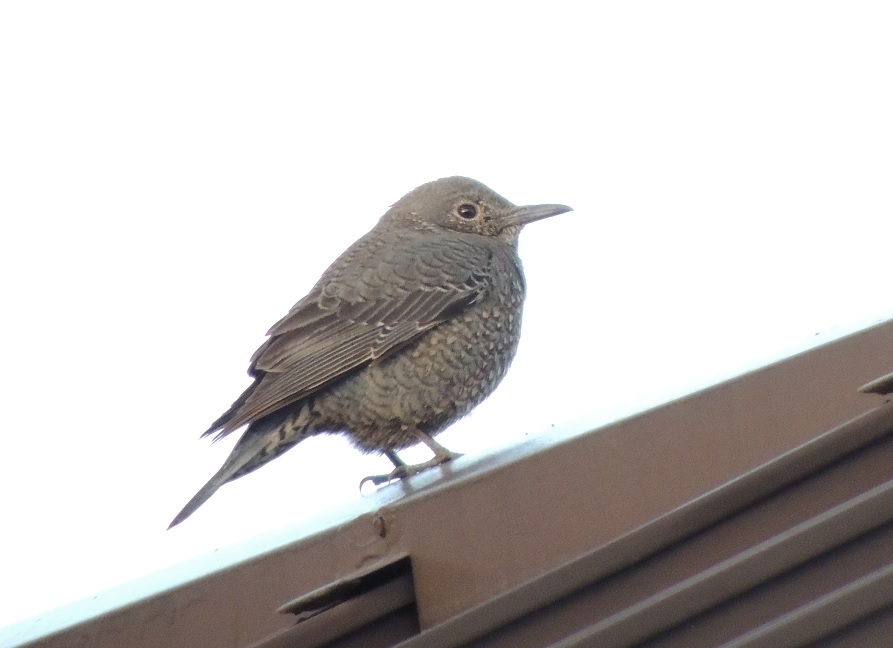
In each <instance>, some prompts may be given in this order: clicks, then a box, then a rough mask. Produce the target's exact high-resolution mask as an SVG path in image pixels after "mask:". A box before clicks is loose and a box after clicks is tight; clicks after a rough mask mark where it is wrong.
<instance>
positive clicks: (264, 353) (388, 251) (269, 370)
mask: <svg viewBox="0 0 893 648" xmlns="http://www.w3.org/2000/svg"><path fill="white" fill-rule="evenodd" d="M350 253H351V251H350V250H348V252H347V253H345V256H350ZM342 258H344V257H342ZM490 262H491V253H490V251H489V250H488V248H487V247H485V246H481V245H474V244H472V243H470V242H468V241H465V240H463V239H459V238H455V239H452V238H451V239H449V240H443V239H439V240H433V241H432V240H426V239H424V238H421V237H420V238H416V239H415V240H410V241H403V242H402V243H398V244H396V245H390V246H381V247H377V248H374V252H373V254H372V255H370V256H364V257H363V259H362V262H360V261H359V260H358V259H355V260H354V262H351V263H344V264H340V266H339V264H338V262H336V264H335V265H333V267H332V268H331V269H330V270H329V271H328V272H327V273H326V275H324V276H323V278H322V279H321V280H320V282H319V283H318V284H317V285H316V287H314V289H313V291H311V293H310V294H309V295H307V297H305V298H304V299H302V300H301V301H300V302H298V303H297V304H295V306H294V307H293V308H292V309H291V311H290V312H289V313H288V315H286V316H285V317H284V318H283V319H282V320H280V321H279V322H277V323H276V324H275V325H274V326H273V327H272V328H271V329H270V331H269V332H268V335H269V336H270V339H269V340H267V342H266V343H265V344H264V345H263V346H261V347H260V348H259V349H258V350H257V352H256V353H255V354H254V356H253V357H252V359H251V368H250V370H249V372H250V374H251V375H252V376H254V377H255V383H254V384H253V385H252V386H251V387H249V388H248V390H247V391H246V392H245V394H243V395H242V397H241V398H240V399H239V400H237V401H236V402H235V403H234V404H233V407H232V408H231V409H230V410H229V411H228V412H227V413H226V414H224V415H223V416H222V417H221V418H220V419H218V421H216V422H215V423H214V425H213V426H212V427H211V428H210V429H209V430H208V432H206V434H209V433H212V432H214V431H217V430H219V434H218V437H221V436H224V435H226V434H228V433H229V432H232V431H233V430H235V429H237V428H239V427H241V426H242V425H244V424H246V423H250V422H252V421H255V420H257V419H259V418H261V417H263V416H266V415H267V414H271V413H272V412H274V411H276V410H278V409H280V408H282V407H284V406H286V405H289V404H291V403H293V402H295V401H298V400H300V399H301V398H304V397H306V396H308V395H309V394H312V393H313V392H314V391H316V390H318V389H320V388H321V387H323V386H325V385H327V384H328V383H330V382H332V381H334V380H336V379H337V378H339V377H341V376H344V375H345V374H347V373H349V372H350V371H353V370H354V369H357V368H358V367H361V366H363V365H365V364H367V363H369V362H371V361H373V360H375V359H377V358H381V357H382V356H384V355H385V354H387V353H390V352H393V351H395V350H397V349H399V348H400V347H402V346H403V345H405V344H406V343H407V342H409V341H410V340H412V339H413V338H415V337H416V336H418V335H419V334H421V333H422V332H424V331H427V330H428V329H430V328H432V327H434V326H436V325H437V324H439V323H441V322H443V321H445V320H447V319H449V318H450V317H452V316H454V315H455V314H457V313H459V312H461V311H462V310H463V309H464V308H466V307H467V306H469V305H470V304H472V303H473V302H474V301H475V300H476V299H477V297H478V295H479V294H480V293H481V292H482V291H483V290H485V289H486V287H487V285H488V284H489V277H490Z"/></svg>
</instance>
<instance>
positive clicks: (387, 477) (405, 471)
mask: <svg viewBox="0 0 893 648" xmlns="http://www.w3.org/2000/svg"><path fill="white" fill-rule="evenodd" d="M409 431H410V432H412V433H413V434H414V435H415V436H416V438H417V439H418V440H419V441H421V442H422V443H424V444H425V445H426V446H428V447H429V448H430V449H431V452H433V453H434V457H432V458H431V459H429V460H428V461H423V462H422V463H418V464H413V465H411V466H410V465H409V464H407V463H406V462H405V461H403V459H401V458H400V457H399V455H398V454H397V453H396V452H395V451H394V450H385V451H384V454H385V456H386V457H387V458H388V459H390V460H391V463H393V464H394V469H393V470H392V471H391V472H389V473H387V474H384V475H369V476H368V477H364V478H363V480H362V481H361V482H360V490H361V491H362V490H363V485H364V484H365V483H366V482H372V483H373V484H374V485H375V486H380V485H381V484H386V483H387V482H389V481H393V480H395V479H404V478H406V477H412V476H413V475H417V474H419V473H420V472H422V471H423V470H425V469H427V468H433V467H434V466H439V465H440V464H442V463H445V462H447V461H451V460H453V459H456V458H458V457H461V456H462V454H461V453H459V452H451V451H450V450H448V449H447V448H445V447H444V446H443V445H442V444H440V443H438V442H437V441H435V440H434V438H433V437H432V436H431V435H430V434H425V433H424V432H422V431H421V430H419V429H418V428H412V429H410V430H409Z"/></svg>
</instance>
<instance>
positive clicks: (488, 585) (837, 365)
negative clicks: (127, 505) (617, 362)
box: [30, 322, 893, 648]
mask: <svg viewBox="0 0 893 648" xmlns="http://www.w3.org/2000/svg"><path fill="white" fill-rule="evenodd" d="M891 365H893V322H887V323H884V324H882V325H879V326H876V327H874V328H871V329H868V330H865V331H862V332H860V333H857V334H855V335H852V336H849V337H846V338H843V339H840V340H837V341H835V342H832V343H830V344H828V345H825V346H823V347H819V348H816V349H813V350H811V351H808V352H806V353H803V354H800V355H797V356H794V357H792V358H788V359H786V360H784V361H782V362H779V363H777V364H774V365H772V366H769V367H766V368H763V369H760V370H758V371H755V372H752V373H749V374H747V375H744V376H741V377H739V378H736V379H734V380H732V381H729V382H726V383H723V384H720V385H717V386H715V387H712V388H710V389H707V390H705V391H702V392H699V393H697V394H694V395H692V396H689V397H686V398H683V399H680V400H677V401H674V402H672V403H668V404H667V405H664V406H662V407H659V408H656V409H653V410H650V411H648V412H645V413H643V414H640V415H638V416H635V417H632V418H630V419H627V420H624V421H620V422H618V423H615V424H612V425H609V426H606V427H604V428H601V429H598V430H594V431H592V432H589V433H586V434H581V435H579V436H574V437H572V438H569V439H563V440H561V441H560V442H558V443H555V444H554V445H551V446H548V447H545V448H533V449H525V448H521V449H518V450H516V451H514V452H510V453H506V454H505V455H503V456H500V457H496V458H489V459H484V460H478V461H475V460H474V458H466V459H463V460H460V461H459V462H458V463H457V464H456V465H455V466H453V467H451V472H449V471H445V473H444V474H443V475H439V474H435V475H433V476H432V475H428V474H426V475H422V476H420V477H419V478H417V481H413V482H412V484H413V486H416V485H422V486H421V488H420V489H419V490H417V491H416V492H413V493H411V494H408V495H407V496H406V497H403V498H401V499H398V500H396V501H394V502H392V503H388V504H386V505H383V506H380V507H374V506H370V509H369V511H368V512H367V513H365V514H363V515H361V516H359V517H358V518H357V519H355V520H353V521H351V522H349V523H346V524H344V525H340V526H338V527H337V528H333V529H328V530H325V531H324V532H322V533H320V534H318V535H315V536H312V537H309V538H301V539H298V540H296V541H295V542H294V543H291V544H289V545H287V546H284V547H282V548H281V549H279V550H276V551H272V552H270V553H267V554H264V555H261V556H258V557H256V558H254V559H253V560H249V561H246V562H243V563H239V564H235V565H232V566H231V567H230V568H228V569H225V570H223V571H220V572H217V573H215V574H211V575H209V576H207V577H204V578H201V579H198V580H196V581H193V582H191V583H187V584H186V585H183V586H179V587H175V588H172V589H170V590H168V591H164V592H160V593H158V594H157V595H154V596H151V597H149V598H147V599H145V600H143V601H141V602H139V603H137V604H134V605H130V606H127V607H124V608H121V609H118V610H115V611H113V612H111V613H109V614H106V615H103V616H101V617H97V618H92V619H87V620H84V621H83V622H82V623H79V624H77V625H75V626H74V627H71V628H69V629H67V630H65V631H62V632H60V633H57V634H55V635H52V636H48V637H44V638H42V639H41V640H39V641H38V642H37V643H33V644H30V645H41V646H47V647H55V646H66V647H67V646H72V645H75V646H77V645H84V646H87V645H89V646H96V647H98V648H102V647H105V646H109V647H111V646H114V647H116V648H117V647H119V646H134V647H147V648H148V647H150V646H152V647H154V646H165V647H179V646H189V647H196V646H215V647H219V646H232V647H236V646H238V647H244V646H252V645H253V646H268V647H274V646H282V647H284V646H323V645H325V646H367V647H368V646H392V645H396V644H398V643H399V642H400V641H401V640H402V641H404V643H401V644H399V645H401V646H404V647H412V646H426V647H427V646H430V647H436V646H459V645H475V646H519V645H524V646H547V645H559V646H599V647H600V648H602V647H606V646H631V645H643V646H649V647H652V646H653V647H657V646H667V647H669V646H690V647H694V648H696V647H697V646H795V645H812V644H814V643H816V642H819V641H821V642H823V643H822V645H839V646H844V645H846V646H853V645H866V646H868V645H870V646H879V645H886V644H883V643H880V644H879V643H877V641H878V637H884V638H887V637H888V636H889V632H890V629H891V624H893V616H891V614H893V613H891V611H890V606H891V605H893V573H891V568H890V565H891V564H893V550H890V549H889V547H893V542H891V541H893V535H891V534H893V522H891V520H893V409H891V406H890V405H887V404H884V402H883V399H882V398H881V397H879V396H873V395H866V394H862V393H859V392H858V391H857V389H858V387H859V386H860V385H862V384H864V383H866V382H868V381H869V380H872V379H873V378H875V377H877V376H879V375H882V374H885V373H887V372H889V370H890V366H891ZM394 488H400V486H394ZM406 556H408V557H409V560H408V561H407V560H406V559H405V557H406ZM379 567H380V568H382V569H383V571H382V570H380V569H378V568H379ZM319 588H324V589H322V590H320V591H317V592H315V593H314V594H312V595H310V596H308V593H310V592H313V591H314V590H318V589H319ZM295 599H298V600H297V601H295ZM290 602H291V605H289V603H290ZM284 605H285V606H287V607H288V609H289V610H292V611H294V612H298V613H299V614H300V617H296V616H294V615H293V614H282V613H279V612H277V610H278V609H279V608H281V607H282V606H284ZM297 618H300V619H303V620H302V621H301V622H299V623H297V625H295V619H297ZM872 641H873V642H874V643H872ZM835 642H836V643H835Z"/></svg>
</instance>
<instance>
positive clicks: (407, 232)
mask: <svg viewBox="0 0 893 648" xmlns="http://www.w3.org/2000/svg"><path fill="white" fill-rule="evenodd" d="M570 209H571V208H570V207H566V206H564V205H532V206H525V207H516V206H515V205H513V204H512V203H510V202H509V201H507V200H506V199H505V198H503V197H502V196H500V195H498V194H496V193H494V192H493V191H492V190H490V189H488V188H487V187H485V186H484V185H482V184H481V183H480V182H477V181H475V180H471V179H469V178H462V177H452V178H443V179H441V180H436V181H434V182H429V183H427V184H424V185H422V186H420V187H418V188H416V189H414V190H413V191H411V192H410V193H408V194H406V195H405V196H404V197H403V198H401V199H400V200H399V201H398V202H397V203H395V204H394V205H393V206H392V207H391V208H390V209H389V210H388V211H387V213H385V215H384V216H382V218H381V220H380V221H379V222H378V224H377V225H376V226H375V227H374V228H373V229H372V230H371V231H370V232H369V233H368V234H366V235H365V236H363V237H362V238H361V239H359V240H358V241H357V242H356V243H354V244H353V245H352V246H350V247H349V248H348V249H347V250H346V251H345V252H344V253H343V254H342V255H341V256H340V257H338V259H337V260H336V261H335V262H334V263H333V264H332V265H331V266H330V267H329V268H328V270H326V271H325V273H324V274H323V276H322V278H320V280H319V281H318V282H317V284H316V285H315V286H314V287H313V289H312V290H311V291H310V294H308V295H307V296H306V297H304V299H302V300H301V301H299V302H298V303H297V304H295V305H294V306H293V307H292V309H291V310H290V311H289V313H288V314H287V315H286V316H285V317H284V318H282V319H281V320H280V321H279V322H277V323H276V324H275V325H274V326H273V328H271V329H270V331H269V332H268V335H269V339H268V340H267V341H266V343H264V344H263V345H262V346H261V347H260V348H259V349H258V350H257V351H256V352H255V354H254V356H253V357H252V358H251V365H250V367H249V370H248V373H249V375H250V376H251V377H252V378H254V383H253V384H252V385H251V386H250V387H249V388H248V389H247V390H245V392H244V393H243V394H242V395H241V396H240V397H239V399H238V400H236V402H235V403H233V405H232V407H231V408H230V409H229V410H227V411H226V413H224V414H223V416H221V417H220V418H219V419H217V420H216V421H215V422H214V423H213V424H212V425H211V427H210V429H208V431H207V432H205V434H204V435H203V436H205V435H208V434H213V433H215V432H216V433H217V436H216V438H218V439H219V438H221V437H223V436H226V435H227V434H229V433H231V432H233V431H235V430H237V429H239V428H240V427H242V426H244V425H247V426H248V427H247V429H246V430H245V431H244V433H243V434H242V437H241V438H240V439H239V441H238V443H236V446H235V447H234V448H233V451H232V453H231V454H230V456H229V458H228V459H227V460H226V462H225V463H224V465H223V467H222V468H221V469H220V470H219V471H218V472H217V474H215V475H214V476H213V477H212V478H211V480H210V481H209V482H208V483H207V484H206V485H205V486H204V487H203V488H202V489H201V490H200V491H199V492H198V493H197V494H196V495H195V497H193V498H192V500H190V501H189V503H188V504H187V505H186V506H185V507H184V508H183V510H182V511H181V512H180V513H179V514H178V515H177V517H176V518H174V521H173V522H172V523H171V526H174V525H176V524H179V523H180V522H182V521H183V520H184V519H186V518H187V517H188V516H189V515H191V514H192V513H193V512H194V511H195V510H196V509H197V508H198V507H199V506H201V505H202V504H203V503H204V502H205V501H206V500H207V499H208V498H209V497H210V496H211V495H212V494H213V493H214V492H215V491H216V490H217V489H218V488H220V487H221V486H222V485H223V484H225V483H226V482H228V481H231V480H233V479H236V478H238V477H241V476H242V475H245V474H247V473H249V472H251V471H252V470H255V469H256V468H258V467H260V466H262V465H263V464H265V463H266V462H267V461H270V460H271V459H273V458H275V457H277V456H278V455H280V454H282V453H283V452H285V451H286V450H288V449H289V448H292V447H294V446H295V445H296V444H297V443H299V442H300V441H302V440H303V439H306V438H307V437H309V436H312V435H314V434H319V433H323V432H332V433H345V434H347V435H348V437H349V438H350V440H351V441H352V442H353V444H354V445H355V446H356V447H357V448H359V449H360V450H362V451H364V452H381V453H384V454H385V455H387V456H388V458H389V459H391V461H392V462H393V463H394V465H395V470H394V471H393V472H392V473H391V474H389V475H380V476H376V477H371V478H367V479H370V480H371V481H373V482H374V483H376V484H378V483H383V482H384V481H387V480H388V479H390V478H394V477H404V476H407V475H410V474H414V473H416V472H418V471H419V470H421V469H423V468H426V467H429V466H433V465H437V464H440V463H442V462H444V461H448V460H449V459H451V458H453V457H454V456H456V455H454V454H452V453H450V452H449V451H448V450H447V449H446V448H444V447H443V446H441V445H440V444H439V443H437V442H436V441H435V440H434V439H433V438H432V437H433V436H434V435H435V434H437V433H438V432H440V431H442V430H444V429H445V428H447V427H448V426H449V425H450V424H452V423H453V422H455V421H456V420H458V419H459V418H461V417H463V416H464V415H465V414H467V413H468V412H469V411H471V409H472V408H474V407H475V406H476V405H478V404H479V403H480V402H481V401H482V400H484V399H485V398H486V397H487V396H488V395H489V394H490V393H491V392H492V391H493V390H494V389H495V388H496V386H497V385H498V384H499V382H500V380H502V378H503V376H504V375H505V373H506V371H507V370H508V366H509V363H510V362H511V360H512V357H513V356H514V354H515V350H516V348H517V346H518V339H519V335H520V331H521V308H522V304H523V301H524V293H525V285H524V274H523V272H522V269H521V260H520V259H519V258H518V252H517V249H518V234H519V233H520V231H521V228H522V227H523V226H524V225H526V224H527V223H530V222H533V221H535V220H539V219H541V218H546V217H548V216H554V215H556V214H561V213H564V212H567V211H570ZM420 441H421V442H423V443H425V444H426V445H427V446H428V447H429V448H431V449H432V451H433V452H434V458H433V459H431V460H430V461H428V462H425V463H423V464H419V465H416V466H407V465H406V464H405V463H403V461H402V460H401V459H400V458H399V456H398V455H397V454H396V451H397V450H400V449H402V448H406V447H408V446H410V445H413V444H415V443H418V442H420Z"/></svg>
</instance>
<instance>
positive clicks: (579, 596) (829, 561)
mask: <svg viewBox="0 0 893 648" xmlns="http://www.w3.org/2000/svg"><path fill="white" fill-rule="evenodd" d="M891 520H893V406H891V405H890V404H887V405H885V406H883V407H881V408H879V409H877V410H875V411H872V412H870V413H868V414H866V415H865V416H862V417H859V418H858V419H856V420H854V421H852V422H851V423H848V424H846V425H844V426H841V427H839V428H837V429H835V430H833V431H831V432H829V433H826V434H824V435H822V436H820V437H818V438H817V439H815V440H814V441H812V442H810V443H808V444H805V445H804V446H802V447H800V448H798V449H796V450H794V451H792V452H790V453H788V454H786V455H784V456H782V457H780V458H778V459H776V460H774V461H772V462H769V463H768V464H766V465H764V466H762V467H760V468H758V469H756V470H754V471H752V472H751V473H749V474H747V475H745V476H743V477H741V478H740V479H737V480H735V481H733V482H731V483H730V484H728V485H726V486H724V487H722V488H720V489H717V490H716V491H714V492H712V493H709V494H707V495H705V496H703V497H701V498H699V499H697V500H695V501H693V502H691V503H690V504H687V505H686V506H683V507H681V508H680V509H678V510H676V511H673V512H671V513H669V514H668V515H666V516H664V517H662V518H660V519H658V520H656V521H654V522H652V523H650V524H647V525H645V526H643V527H642V528H640V529H637V530H636V531H634V532H633V533H631V534H629V535H627V536H624V537H621V538H619V539H617V540H616V541H615V542H613V543H610V544H609V545H607V546H605V547H602V548H599V549H597V550H595V551H593V552H591V553H590V554H588V555H586V556H584V557H582V558H580V559H578V560H575V561H573V562H571V563H569V564H568V565H565V566H563V567H562V568H560V569H558V570H555V571H554V572H552V573H549V574H546V575H544V576H543V577H541V578H538V579H535V580H533V581H531V582H529V583H527V584H525V585H524V586H522V587H520V588H517V589H515V590H514V591H512V592H509V593H506V594H505V595H503V596H501V597H499V598H497V599H495V600H493V601H489V602H487V603H486V604H484V605H482V606H479V607H478V608H476V609H474V610H471V611H469V612H467V613H465V614H463V615H460V616H458V617H457V618H455V619H452V620H450V621H448V622H446V623H444V624H441V625H440V626H439V627H436V628H432V629H429V630H428V631H426V632H423V633H422V634H421V635H419V636H417V637H415V638H413V639H411V640H409V641H406V642H405V643H402V644H400V646H401V648H416V647H421V646H425V647H429V648H438V647H441V646H442V647H446V646H459V645H473V646H487V647H494V648H495V647H497V646H517V645H524V646H551V645H556V646H562V647H570V646H597V647H598V648H612V647H620V646H633V645H635V646H648V647H649V648H650V647H654V648H657V646H661V647H666V648H670V647H679V648H682V647H690V648H697V647H699V646H705V647H706V646H720V645H725V644H726V642H732V643H729V645H730V646H731V645H739V643H740V642H744V643H740V645H742V646H751V645H752V646H795V645H805V640H806V639H807V638H809V636H810V634H812V635H815V636H824V635H828V634H830V633H832V632H835V631H837V630H840V629H841V628H842V627H843V626H845V625H847V624H850V623H854V622H856V621H859V620H860V619H862V618H863V617H868V616H870V615H872V614H874V613H875V612H877V610H878V609H879V608H882V607H885V606H886V605H890V604H891V603H893V592H890V590H889V588H890V585H891V584H893V581H891V580H890V574H888V570H887V568H888V566H889V564H890V563H893V523H891ZM832 611H836V612H837V613H838V614H837V615H836V616H835V615H834V614H832V613H831V612H832ZM816 616H820V617H821V620H822V623H818V622H816ZM807 626H808V632H807V631H806V630H805V628H806V627H807ZM798 633H799V634H798ZM792 634H797V636H798V637H799V638H800V639H802V640H803V642H801V643H796V642H794V643H791V642H790V636H789V635H792ZM779 637H785V640H784V641H779V639H778V638H779Z"/></svg>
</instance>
